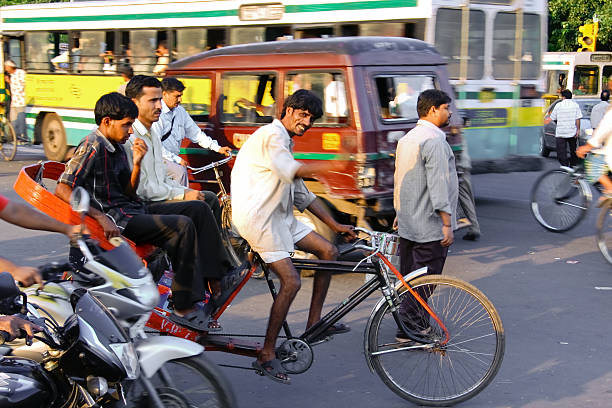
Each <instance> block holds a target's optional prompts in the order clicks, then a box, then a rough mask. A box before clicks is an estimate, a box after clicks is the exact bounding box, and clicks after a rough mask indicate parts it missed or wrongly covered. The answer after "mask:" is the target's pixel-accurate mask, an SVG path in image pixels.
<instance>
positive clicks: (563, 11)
mask: <svg viewBox="0 0 612 408" xmlns="http://www.w3.org/2000/svg"><path fill="white" fill-rule="evenodd" d="M548 9H549V12H550V14H549V20H548V50H549V51H566V52H567V51H576V50H577V49H578V37H579V36H580V35H581V34H580V31H578V27H580V26H581V25H584V24H589V23H592V22H593V16H595V15H596V16H597V18H598V19H599V34H598V36H597V48H596V49H597V51H610V50H612V1H610V0H549V1H548Z"/></svg>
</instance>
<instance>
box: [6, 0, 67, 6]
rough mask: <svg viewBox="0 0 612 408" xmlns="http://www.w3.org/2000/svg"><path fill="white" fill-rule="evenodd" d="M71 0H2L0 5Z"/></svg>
mask: <svg viewBox="0 0 612 408" xmlns="http://www.w3.org/2000/svg"><path fill="white" fill-rule="evenodd" d="M67 1H70V0H0V6H12V5H15V4H27V3H61V2H67Z"/></svg>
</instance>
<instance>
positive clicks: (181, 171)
mask: <svg viewBox="0 0 612 408" xmlns="http://www.w3.org/2000/svg"><path fill="white" fill-rule="evenodd" d="M161 86H162V100H161V105H162V107H161V114H160V115H159V120H158V121H157V122H155V123H153V125H151V128H152V129H153V131H155V132H157V134H159V135H161V140H162V144H163V146H164V150H163V157H164V161H165V162H166V166H167V167H168V175H169V176H170V177H172V178H173V179H174V180H176V181H178V182H179V184H181V185H183V186H185V187H188V186H189V184H188V180H187V169H186V167H185V166H186V165H187V162H186V161H185V160H183V159H181V158H180V157H179V155H178V154H179V151H180V148H181V142H182V141H183V139H185V138H187V139H189V140H191V141H192V142H193V143H197V144H198V145H200V146H201V147H202V148H204V149H209V150H212V151H213V152H217V153H219V154H223V155H226V156H229V155H231V154H232V149H231V148H230V147H229V146H219V143H217V141H216V140H215V139H212V138H211V137H210V136H208V135H207V134H206V133H205V132H204V131H203V130H202V129H200V128H199V126H198V125H197V124H196V123H195V122H194V120H193V119H192V118H191V116H189V113H187V111H186V110H185V108H183V107H182V106H181V100H182V98H183V91H184V90H185V85H184V84H183V83H182V82H181V81H179V80H178V79H176V78H173V77H167V78H164V79H162V81H161ZM215 199H216V196H215Z"/></svg>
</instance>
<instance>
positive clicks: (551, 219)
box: [530, 169, 591, 232]
mask: <svg viewBox="0 0 612 408" xmlns="http://www.w3.org/2000/svg"><path fill="white" fill-rule="evenodd" d="M530 200H531V206H530V208H531V214H533V216H534V218H535V219H536V221H537V222H538V223H539V224H540V225H541V226H542V227H544V228H546V229H547V230H548V231H552V232H565V231H569V230H570V229H572V228H574V227H575V226H576V225H578V223H579V222H580V221H582V219H584V218H585V215H586V212H587V210H588V209H589V204H590V202H591V187H590V186H589V184H588V183H587V182H586V181H585V180H584V179H582V178H580V177H579V176H576V175H574V174H571V173H569V172H568V171H567V170H564V169H553V170H550V171H547V172H546V173H544V174H542V175H541V176H540V177H539V178H538V179H537V180H536V182H535V183H534V185H533V187H532V189H531V196H530Z"/></svg>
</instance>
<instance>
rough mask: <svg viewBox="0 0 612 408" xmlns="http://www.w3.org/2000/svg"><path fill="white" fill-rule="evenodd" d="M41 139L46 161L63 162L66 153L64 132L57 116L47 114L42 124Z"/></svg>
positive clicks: (66, 144)
mask: <svg viewBox="0 0 612 408" xmlns="http://www.w3.org/2000/svg"><path fill="white" fill-rule="evenodd" d="M41 138H42V143H43V147H44V148H45V155H47V159H49V160H55V161H63V160H64V157H66V152H67V151H68V143H67V141H66V130H65V129H64V124H63V123H62V120H61V119H60V117H59V116H58V115H56V114H55V113H48V114H46V115H45V118H44V119H43V122H42V132H41Z"/></svg>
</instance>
